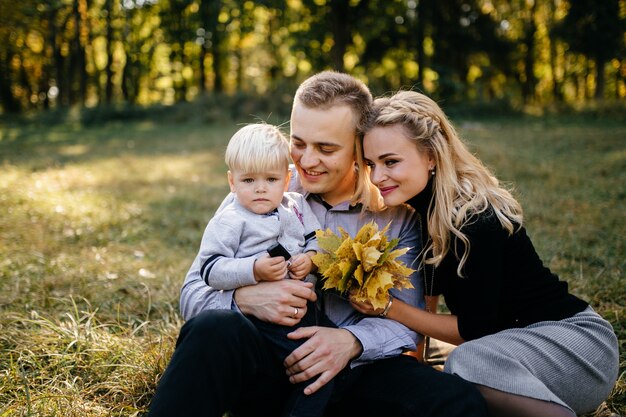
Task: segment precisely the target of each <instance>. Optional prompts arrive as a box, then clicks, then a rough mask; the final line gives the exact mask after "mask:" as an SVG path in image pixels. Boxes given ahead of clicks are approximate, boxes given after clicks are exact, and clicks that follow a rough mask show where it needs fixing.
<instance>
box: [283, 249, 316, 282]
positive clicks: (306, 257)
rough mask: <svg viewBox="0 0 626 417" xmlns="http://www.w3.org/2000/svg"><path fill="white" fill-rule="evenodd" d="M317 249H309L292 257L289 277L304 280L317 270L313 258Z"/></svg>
mask: <svg viewBox="0 0 626 417" xmlns="http://www.w3.org/2000/svg"><path fill="white" fill-rule="evenodd" d="M316 253H317V252H315V251H307V252H305V253H300V254H298V255H294V256H292V257H291V260H290V261H291V262H290V266H289V278H291V279H299V280H303V279H304V278H306V276H307V275H308V274H310V273H311V272H315V269H316V266H315V264H314V263H313V261H312V260H311V258H312V257H313V256H314V255H315V254H316Z"/></svg>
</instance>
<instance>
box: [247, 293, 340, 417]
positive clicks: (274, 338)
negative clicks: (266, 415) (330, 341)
mask: <svg viewBox="0 0 626 417" xmlns="http://www.w3.org/2000/svg"><path fill="white" fill-rule="evenodd" d="M318 314H319V316H318ZM251 321H252V323H253V324H254V325H255V326H256V328H257V329H259V331H260V332H261V334H262V335H263V336H264V337H265V338H266V339H267V341H268V343H269V344H270V345H271V346H272V348H273V350H274V353H275V355H276V358H277V359H278V360H279V361H280V363H282V362H283V361H284V360H285V358H286V357H287V356H289V355H290V354H291V352H293V351H294V350H295V349H297V348H298V347H300V346H301V345H302V344H303V343H304V340H292V339H289V338H288V337H287V334H289V333H291V332H293V331H295V330H296V329H298V328H300V327H307V326H316V325H323V326H326V327H333V328H334V327H337V326H335V324H334V323H333V322H332V321H330V320H329V319H328V318H326V316H324V315H323V314H322V313H321V312H319V311H317V310H316V307H315V304H313V303H308V305H307V312H306V314H305V315H304V317H302V319H301V320H300V322H299V323H298V324H297V325H295V326H291V327H289V326H281V325H278V324H274V323H267V322H264V321H261V320H258V319H254V318H252V319H251ZM313 380H314V379H311V380H308V381H304V382H301V383H299V384H295V385H292V386H291V390H290V392H291V393H290V394H289V396H288V398H287V400H286V405H285V408H284V412H283V413H282V414H281V415H282V416H289V417H314V416H322V415H323V414H324V410H325V409H326V404H327V403H328V401H329V400H330V397H331V395H332V392H333V385H334V381H333V380H331V381H329V382H328V383H327V384H325V385H324V386H323V387H322V388H320V389H319V390H318V391H316V392H315V393H314V394H311V395H305V394H304V388H306V387H307V386H308V385H309V384H311V383H312V382H313Z"/></svg>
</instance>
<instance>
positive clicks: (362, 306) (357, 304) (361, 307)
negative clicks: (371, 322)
mask: <svg viewBox="0 0 626 417" xmlns="http://www.w3.org/2000/svg"><path fill="white" fill-rule="evenodd" d="M350 304H351V305H352V308H354V309H355V310H356V311H358V312H359V313H361V314H365V315H367V316H380V315H381V313H382V312H383V310H384V308H374V307H373V306H372V303H370V302H369V301H355V300H354V299H353V298H352V297H350Z"/></svg>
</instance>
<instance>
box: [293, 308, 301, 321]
mask: <svg viewBox="0 0 626 417" xmlns="http://www.w3.org/2000/svg"><path fill="white" fill-rule="evenodd" d="M299 312H300V310H298V307H294V308H293V318H294V319H295V318H297V317H298V313H299Z"/></svg>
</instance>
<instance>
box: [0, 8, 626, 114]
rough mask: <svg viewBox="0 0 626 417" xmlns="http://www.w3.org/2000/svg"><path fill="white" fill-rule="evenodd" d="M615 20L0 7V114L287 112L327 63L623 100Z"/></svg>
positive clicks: (508, 90)
mask: <svg viewBox="0 0 626 417" xmlns="http://www.w3.org/2000/svg"><path fill="white" fill-rule="evenodd" d="M625 18H626V1H624V0H602V1H594V0H572V1H566V0H507V1H504V0H444V1H437V0H420V1H417V0H287V1H272V0H264V1H256V2H253V1H232V0H160V1H157V0H121V1H120V0H50V1H46V2H41V1H36V0H24V1H20V2H15V1H10V0H0V106H1V108H2V111H3V112H4V113H17V112H24V111H28V110H32V109H48V108H63V107H68V106H75V105H79V106H85V107H88V108H93V107H97V106H101V105H103V104H105V105H110V104H119V103H126V104H140V105H149V104H154V103H158V104H161V105H163V104H172V103H178V102H183V101H191V100H194V99H197V98H205V99H206V98H207V97H208V98H209V100H213V101H214V102H218V103H220V106H219V107H220V109H223V108H224V106H223V104H224V102H223V101H222V99H221V97H227V98H228V100H226V103H232V105H233V107H237V106H238V105H240V104H241V103H242V102H244V101H245V102H247V104H246V105H245V106H243V107H245V108H244V109H239V110H238V109H234V110H235V111H239V112H241V113H242V114H243V113H245V111H249V110H251V109H250V108H249V107H250V106H253V107H256V108H259V109H262V110H268V109H269V110H274V109H275V108H276V109H280V111H281V112H284V109H285V107H287V108H288V107H289V106H288V104H289V103H290V99H291V94H292V93H293V91H294V90H295V88H296V87H297V85H298V83H299V82H300V81H302V79H303V78H305V77H306V76H308V75H310V74H311V73H312V72H316V71H319V70H321V69H327V68H332V69H336V70H339V71H347V72H350V73H351V74H354V75H356V76H358V77H360V78H362V79H363V80H364V81H365V82H367V83H368V85H369V86H370V87H371V88H372V90H373V91H375V92H387V91H392V90H397V89H399V88H401V87H404V88H417V89H420V90H422V91H423V92H425V93H427V94H430V95H433V96H435V98H439V99H445V100H446V102H448V103H454V102H463V103H469V102H474V103H476V102H479V103H491V105H492V106H493V104H494V103H498V105H497V106H493V107H494V108H495V107H500V108H501V106H502V105H503V104H504V105H505V108H508V107H510V106H515V107H518V108H519V107H522V106H524V105H540V106H545V105H563V104H565V105H569V106H581V105H582V104H583V103H586V102H589V101H590V100H591V99H593V100H595V101H596V102H597V101H598V100H605V101H606V100H608V101H623V99H624V97H626V60H625V57H626V50H625V48H626V47H625V42H624V36H625V33H626V29H625V28H626V26H625ZM218 97H219V98H218ZM252 97H253V98H254V101H252V100H248V98H252ZM285 104H287V106H285Z"/></svg>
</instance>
